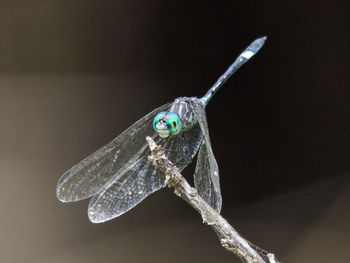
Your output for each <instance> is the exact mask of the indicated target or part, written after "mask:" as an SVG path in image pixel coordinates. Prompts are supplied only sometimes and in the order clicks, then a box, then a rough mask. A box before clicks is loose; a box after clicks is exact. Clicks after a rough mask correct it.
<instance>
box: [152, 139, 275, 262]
mask: <svg viewBox="0 0 350 263" xmlns="http://www.w3.org/2000/svg"><path fill="white" fill-rule="evenodd" d="M146 139H147V142H148V145H149V147H150V149H151V151H152V155H151V156H149V159H150V160H152V163H153V165H155V166H157V167H159V168H160V169H161V170H162V171H164V172H165V174H166V182H165V183H166V185H167V186H168V187H173V188H174V189H175V190H174V192H175V194H176V195H178V196H180V197H181V198H183V199H184V200H185V201H186V202H188V203H189V204H190V205H191V206H192V207H193V208H194V209H196V210H197V211H198V212H199V213H200V214H201V216H202V218H203V222H204V223H206V224H208V225H210V226H211V227H212V228H213V229H214V231H215V232H216V234H217V235H218V237H219V239H220V242H221V245H222V246H223V247H224V248H225V249H227V250H228V251H230V252H232V253H234V254H236V255H238V256H239V257H240V258H241V259H242V260H244V261H245V262H248V263H268V262H269V263H278V261H277V259H276V257H275V256H274V254H271V253H269V252H267V251H265V250H262V249H260V248H258V247H257V246H255V245H253V244H252V243H250V242H248V241H247V240H245V239H244V238H243V237H241V236H240V235H239V233H238V232H237V231H236V230H235V229H234V228H233V227H232V226H231V225H230V224H229V223H228V222H227V221H226V220H225V219H224V218H223V217H222V216H221V215H220V214H218V213H217V212H216V211H215V210H214V209H213V208H212V207H211V206H210V205H208V204H207V203H206V202H205V201H204V200H203V199H202V198H201V197H200V195H199V194H198V193H197V191H196V189H194V188H193V187H191V186H190V185H189V184H188V183H187V181H186V180H185V178H184V177H183V176H182V175H181V173H180V171H179V170H178V168H177V167H176V166H175V165H173V164H172V163H171V162H170V161H169V160H168V158H167V156H166V155H165V153H164V151H163V150H162V148H161V147H160V146H158V145H156V143H155V142H154V141H153V140H152V138H150V137H147V138H146Z"/></svg>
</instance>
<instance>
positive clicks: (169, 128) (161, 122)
mask: <svg viewBox="0 0 350 263" xmlns="http://www.w3.org/2000/svg"><path fill="white" fill-rule="evenodd" d="M153 129H154V130H155V131H156V132H157V133H158V135H159V136H160V137H162V138H168V137H169V136H170V134H178V133H179V132H180V131H181V121H180V118H179V116H178V115H177V114H176V113H173V112H165V111H162V112H159V113H158V114H157V115H156V117H154V119H153Z"/></svg>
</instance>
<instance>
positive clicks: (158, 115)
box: [153, 111, 166, 131]
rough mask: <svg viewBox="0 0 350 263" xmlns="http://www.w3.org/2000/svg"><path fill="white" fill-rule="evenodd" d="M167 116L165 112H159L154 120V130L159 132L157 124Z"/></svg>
mask: <svg viewBox="0 0 350 263" xmlns="http://www.w3.org/2000/svg"><path fill="white" fill-rule="evenodd" d="M165 115H166V112H165V111H161V112H159V113H158V114H157V115H156V117H154V119H153V129H154V130H155V131H157V123H158V122H159V121H160V120H161V119H164V118H165Z"/></svg>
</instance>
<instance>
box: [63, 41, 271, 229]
mask: <svg viewBox="0 0 350 263" xmlns="http://www.w3.org/2000/svg"><path fill="white" fill-rule="evenodd" d="M265 40H266V37H262V38H258V39H256V40H255V41H253V42H252V43H251V44H250V45H249V46H248V47H247V48H246V49H245V50H244V51H243V52H242V53H241V54H240V55H239V56H238V57H237V58H236V60H235V61H234V62H233V63H232V65H230V66H229V68H228V69H227V70H226V71H225V73H224V74H222V75H221V76H220V78H219V79H218V80H217V81H216V82H215V83H214V85H213V86H212V87H211V88H210V89H209V90H208V92H207V93H206V94H205V95H204V96H203V97H201V98H197V97H180V98H177V99H175V101H173V102H170V103H167V104H164V105H163V106H161V107H159V108H157V109H155V110H153V111H152V112H150V113H149V114H147V115H146V116H144V117H143V118H141V119H140V120H138V121H137V122H135V123H134V124H133V125H132V126H130V127H129V128H128V129H126V130H125V131H124V132H123V133H121V134H120V135H119V136H118V137H116V138H115V139H114V140H112V141H111V142H109V143H108V144H106V145H105V146H103V147H102V148H100V149H99V150H97V151H96V152H94V153H92V154H91V155H89V156H88V157H86V158H85V159H83V160H82V161H81V162H79V163H78V164H76V165H75V166H73V167H72V168H71V169H70V170H68V171H67V172H66V173H64V174H63V175H62V177H61V178H60V179H59V181H58V183H57V190H56V195H57V198H58V199H59V200H60V201H62V202H75V201H79V200H83V199H86V198H91V200H90V203H89V207H88V216H89V219H90V221H91V222H93V223H102V222H105V221H108V220H111V219H113V218H116V217H118V216H120V215H122V214H124V213H125V212H127V211H128V210H130V209H131V208H133V207H135V206H136V205H137V204H139V203H140V202H141V201H142V200H144V199H145V198H146V197H147V196H149V195H150V194H151V193H154V192H155V191H157V190H159V189H161V188H163V187H164V186H165V179H166V178H165V174H164V172H162V171H161V170H160V169H159V168H157V167H156V166H153V164H152V162H151V161H150V160H149V158H148V156H149V155H150V154H151V152H150V149H149V147H148V144H147V142H146V139H145V138H146V137H147V136H150V137H151V138H152V139H153V140H154V141H155V142H156V143H157V144H158V145H161V146H162V148H163V149H165V150H166V152H167V154H168V158H169V160H170V161H171V162H172V163H174V164H175V165H176V166H177V168H178V169H179V170H180V171H182V170H183V169H184V168H185V167H186V166H188V165H189V164H190V163H191V162H192V160H193V158H194V157H195V156H196V154H197V162H196V167H195V172H194V185H195V188H196V190H197V191H198V193H199V195H200V196H201V197H202V198H203V199H204V200H205V201H206V202H207V203H208V204H209V205H211V206H212V207H213V208H214V209H215V210H216V211H217V212H218V213H220V211H221V206H222V197H221V191H220V183H219V169H218V165H217V162H216V159H215V156H214V153H213V150H212V147H211V143H210V138H209V129H208V122H207V118H206V113H205V107H206V106H207V104H208V102H209V101H210V100H211V98H212V97H213V95H214V94H215V93H216V92H217V91H218V89H219V88H220V87H221V86H222V85H223V84H224V83H225V82H226V81H227V79H228V78H229V77H230V76H231V75H232V74H233V73H234V72H236V70H237V69H238V68H240V67H241V66H242V65H243V64H244V63H246V62H247V61H248V60H249V59H250V58H251V57H252V56H253V55H255V54H256V53H257V52H258V51H259V50H260V48H261V47H262V46H263V45H264V42H265Z"/></svg>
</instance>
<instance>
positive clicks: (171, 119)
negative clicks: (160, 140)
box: [165, 112, 181, 134]
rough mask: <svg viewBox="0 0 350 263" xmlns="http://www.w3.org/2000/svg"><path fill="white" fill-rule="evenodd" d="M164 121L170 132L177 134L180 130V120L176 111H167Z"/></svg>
mask: <svg viewBox="0 0 350 263" xmlns="http://www.w3.org/2000/svg"><path fill="white" fill-rule="evenodd" d="M165 121H166V124H167V126H168V129H169V132H170V133H171V134H178V133H179V132H180V131H181V121H180V118H179V116H178V115H177V114H176V113H173V112H168V113H167V115H166V116H165Z"/></svg>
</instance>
